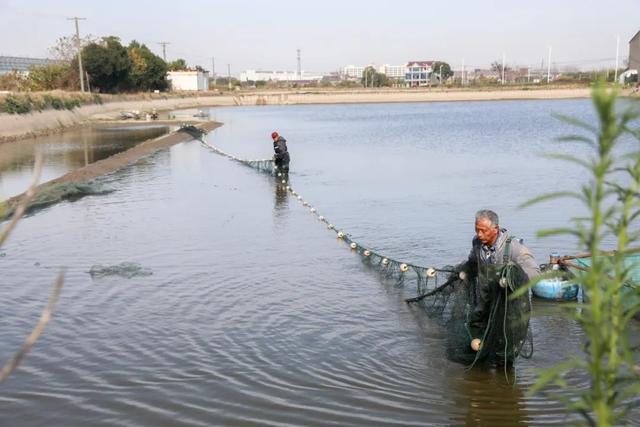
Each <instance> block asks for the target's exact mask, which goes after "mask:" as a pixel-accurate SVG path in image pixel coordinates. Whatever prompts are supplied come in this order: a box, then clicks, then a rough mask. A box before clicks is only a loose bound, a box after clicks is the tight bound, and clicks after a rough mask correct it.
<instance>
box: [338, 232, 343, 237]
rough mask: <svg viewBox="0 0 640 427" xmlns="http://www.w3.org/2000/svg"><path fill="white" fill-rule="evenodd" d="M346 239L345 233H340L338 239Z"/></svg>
mask: <svg viewBox="0 0 640 427" xmlns="http://www.w3.org/2000/svg"><path fill="white" fill-rule="evenodd" d="M343 237H344V233H343V232H342V231H338V239H342V238H343Z"/></svg>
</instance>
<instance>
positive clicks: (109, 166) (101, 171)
mask: <svg viewBox="0 0 640 427" xmlns="http://www.w3.org/2000/svg"><path fill="white" fill-rule="evenodd" d="M126 123H129V122H126ZM191 124H193V125H194V126H196V127H197V128H199V129H201V130H203V131H205V132H210V131H212V130H214V129H216V128H217V127H219V126H222V124H221V123H218V122H200V123H196V122H194V123H191ZM191 139H193V137H192V136H191V135H189V134H188V133H186V132H180V131H176V132H171V133H169V134H167V135H163V136H160V137H158V138H154V139H150V140H147V141H144V142H142V143H140V144H138V145H136V146H134V147H132V148H130V149H128V150H126V151H123V152H120V153H117V154H114V155H113V156H110V157H108V158H106V159H102V160H99V161H97V162H94V163H90V164H88V165H86V166H84V167H82V168H80V169H76V170H73V171H71V172H69V173H67V174H65V175H62V176H60V177H58V178H55V179H52V180H50V181H47V182H45V183H42V184H40V185H38V186H37V188H36V194H37V196H36V198H38V197H39V196H40V197H42V198H46V195H47V193H48V192H51V191H55V189H58V188H60V186H61V185H63V184H74V185H75V184H83V183H87V182H89V181H91V180H92V179H94V178H97V177H99V176H102V175H106V174H108V173H111V172H114V171H116V170H119V169H121V168H123V167H125V166H127V165H130V164H132V163H134V162H136V161H137V160H139V159H141V158H142V157H146V156H149V155H151V154H153V153H155V152H157V151H159V150H162V149H165V148H168V147H171V146H172V145H175V144H178V143H180V142H185V141H189V140H191ZM62 194H64V196H61V197H67V196H68V197H81V195H80V196H79V195H77V194H76V193H73V194H68V195H67V194H66V193H65V192H62ZM24 196H25V193H22V194H19V195H17V196H14V197H11V198H9V199H7V200H6V201H5V202H4V203H3V204H4V206H3V210H2V212H0V220H3V219H5V218H6V217H7V216H9V215H11V214H12V212H13V211H14V209H15V207H16V206H18V204H19V203H20V202H21V200H22V199H23V198H24ZM57 201H59V200H55V201H54V203H55V202H57ZM48 204H51V203H48Z"/></svg>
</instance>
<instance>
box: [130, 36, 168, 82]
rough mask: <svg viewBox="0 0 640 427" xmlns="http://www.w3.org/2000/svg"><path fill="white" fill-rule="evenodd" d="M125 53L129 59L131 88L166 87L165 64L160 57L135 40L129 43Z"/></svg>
mask: <svg viewBox="0 0 640 427" xmlns="http://www.w3.org/2000/svg"><path fill="white" fill-rule="evenodd" d="M127 55H128V56H129V59H130V60H131V72H130V73H129V82H130V84H131V88H133V89H135V90H141V91H149V90H155V89H157V90H166V89H167V87H168V86H169V83H168V81H167V64H166V63H165V62H164V61H163V60H162V58H160V57H159V56H157V55H156V54H154V53H153V52H151V50H149V48H148V47H147V46H145V45H144V44H140V43H138V42H137V41H135V40H134V41H132V42H131V43H130V44H129V47H128V48H127Z"/></svg>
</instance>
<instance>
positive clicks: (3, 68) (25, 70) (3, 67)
mask: <svg viewBox="0 0 640 427" xmlns="http://www.w3.org/2000/svg"><path fill="white" fill-rule="evenodd" d="M58 62H59V61H56V60H53V59H45V58H24V57H19V56H0V75H3V74H9V73H12V72H17V73H20V74H24V75H28V74H29V68H30V67H32V66H43V65H52V64H57V63H58Z"/></svg>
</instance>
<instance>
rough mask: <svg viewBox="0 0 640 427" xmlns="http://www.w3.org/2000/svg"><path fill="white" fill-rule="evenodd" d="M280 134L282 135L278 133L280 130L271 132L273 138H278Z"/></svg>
mask: <svg viewBox="0 0 640 427" xmlns="http://www.w3.org/2000/svg"><path fill="white" fill-rule="evenodd" d="M278 136H280V135H278V132H271V138H272V139H276V138H277V137H278Z"/></svg>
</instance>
